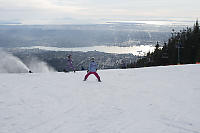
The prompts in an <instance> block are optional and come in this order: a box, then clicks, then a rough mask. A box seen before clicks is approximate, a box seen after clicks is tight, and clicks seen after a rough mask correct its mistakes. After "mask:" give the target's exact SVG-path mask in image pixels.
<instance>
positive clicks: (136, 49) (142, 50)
mask: <svg viewBox="0 0 200 133" xmlns="http://www.w3.org/2000/svg"><path fill="white" fill-rule="evenodd" d="M22 49H41V50H49V51H82V52H88V51H99V52H105V53H114V54H133V55H139V56H143V55H145V54H146V53H148V52H149V51H150V52H153V51H154V49H155V47H154V46H152V45H140V46H131V47H118V46H92V47H76V48H58V47H45V46H33V47H22Z"/></svg>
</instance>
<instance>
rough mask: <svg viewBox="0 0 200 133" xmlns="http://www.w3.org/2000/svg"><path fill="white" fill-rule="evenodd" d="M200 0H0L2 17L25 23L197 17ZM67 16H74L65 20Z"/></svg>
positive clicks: (5, 19)
mask: <svg viewBox="0 0 200 133" xmlns="http://www.w3.org/2000/svg"><path fill="white" fill-rule="evenodd" d="M199 4H200V1H199V0H192V1H182V0H167V1H166V0H123V1H122V0H17V1H16V0H0V16H1V18H0V21H1V20H4V21H10V20H19V21H21V22H23V23H24V24H51V23H53V24H56V23H57V24H62V23H63V24H64V23H87V22H88V23H90V22H98V20H103V19H104V18H108V19H110V20H113V19H119V20H129V19H130V20H131V19H132V20H133V19H138V18H148V17H149V18H150V17H154V18H155V17H162V18H163V17H166V18H168V17H190V18H193V19H194V18H195V19H196V18H198V17H200V16H199V12H200V8H199V6H198V5H199ZM65 18H71V19H70V20H66V19H65Z"/></svg>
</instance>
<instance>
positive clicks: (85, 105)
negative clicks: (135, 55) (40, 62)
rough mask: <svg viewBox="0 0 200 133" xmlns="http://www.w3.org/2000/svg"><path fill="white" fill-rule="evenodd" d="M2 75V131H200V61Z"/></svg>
mask: <svg viewBox="0 0 200 133" xmlns="http://www.w3.org/2000/svg"><path fill="white" fill-rule="evenodd" d="M98 73H99V75H100V76H101V79H102V82H97V80H96V77H94V76H93V75H91V76H90V77H89V78H88V80H87V81H83V78H84V75H85V74H86V71H82V72H76V73H73V72H70V73H62V72H61V73H58V72H51V73H15V74H14V73H9V74H8V73H0V133H200V82H199V81H200V78H199V74H200V65H180V66H165V67H150V68H137V69H125V70H120V69H116V70H99V71H98Z"/></svg>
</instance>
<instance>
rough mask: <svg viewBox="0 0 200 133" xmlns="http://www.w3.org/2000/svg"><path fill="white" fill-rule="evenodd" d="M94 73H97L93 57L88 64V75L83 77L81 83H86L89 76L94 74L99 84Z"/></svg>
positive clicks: (99, 80)
mask: <svg viewBox="0 0 200 133" xmlns="http://www.w3.org/2000/svg"><path fill="white" fill-rule="evenodd" d="M96 71H97V63H96V62H95V61H94V57H92V58H91V62H90V64H89V68H88V73H87V74H86V75H85V78H84V80H83V81H86V80H87V78H88V76H89V75H90V74H94V75H95V76H96V77H97V79H98V82H101V79H100V77H99V75H98V73H97V72H96Z"/></svg>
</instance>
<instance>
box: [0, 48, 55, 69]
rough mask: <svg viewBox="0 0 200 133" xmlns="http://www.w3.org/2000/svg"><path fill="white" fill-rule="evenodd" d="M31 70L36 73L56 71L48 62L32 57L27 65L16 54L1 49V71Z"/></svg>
mask: <svg viewBox="0 0 200 133" xmlns="http://www.w3.org/2000/svg"><path fill="white" fill-rule="evenodd" d="M29 71H31V72H34V73H35V72H36V73H43V72H55V70H54V69H53V68H52V67H50V66H48V65H47V63H45V62H43V61H39V60H38V59H36V58H34V59H31V60H30V62H29V63H28V65H25V64H24V63H23V62H22V61H21V60H20V59H19V58H17V57H16V56H14V55H12V54H10V53H7V52H4V51H2V50H0V73H28V72H29Z"/></svg>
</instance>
